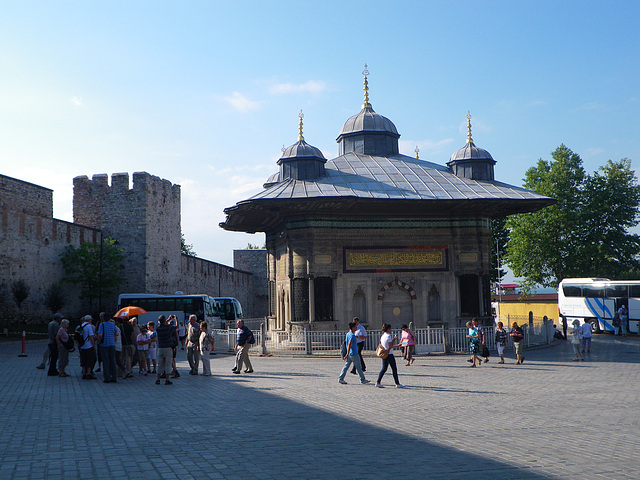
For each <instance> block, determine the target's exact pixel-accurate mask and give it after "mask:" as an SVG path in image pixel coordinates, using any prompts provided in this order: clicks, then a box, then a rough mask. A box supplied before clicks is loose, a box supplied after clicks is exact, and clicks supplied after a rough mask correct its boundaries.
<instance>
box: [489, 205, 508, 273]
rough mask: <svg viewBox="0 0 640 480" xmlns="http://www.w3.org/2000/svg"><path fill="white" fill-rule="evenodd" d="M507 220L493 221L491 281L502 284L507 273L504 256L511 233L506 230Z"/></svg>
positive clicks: (496, 219) (503, 218)
mask: <svg viewBox="0 0 640 480" xmlns="http://www.w3.org/2000/svg"><path fill="white" fill-rule="evenodd" d="M506 223H507V218H506V217H501V218H494V219H493V220H491V244H490V246H489V248H490V250H491V281H492V282H494V283H500V282H501V281H502V277H504V276H505V274H506V273H507V272H506V270H504V269H503V268H502V267H503V266H504V256H505V253H506V250H507V242H508V241H509V231H508V230H507V228H506Z"/></svg>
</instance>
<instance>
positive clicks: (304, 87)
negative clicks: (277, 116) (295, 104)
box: [269, 80, 327, 95]
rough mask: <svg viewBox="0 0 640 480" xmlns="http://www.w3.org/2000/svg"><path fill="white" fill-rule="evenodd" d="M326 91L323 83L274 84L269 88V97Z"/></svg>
mask: <svg viewBox="0 0 640 480" xmlns="http://www.w3.org/2000/svg"><path fill="white" fill-rule="evenodd" d="M326 89H327V86H326V85H325V83H324V82H321V81H317V80H309V81H308V82H306V83H297V84H296V83H276V84H275V85H272V86H271V87H270V88H269V93H270V94H271V95H286V94H290V93H320V92H323V91H325V90H326Z"/></svg>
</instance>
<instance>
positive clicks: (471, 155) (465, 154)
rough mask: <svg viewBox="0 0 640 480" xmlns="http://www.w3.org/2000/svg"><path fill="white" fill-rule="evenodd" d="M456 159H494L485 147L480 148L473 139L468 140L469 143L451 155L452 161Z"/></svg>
mask: <svg viewBox="0 0 640 480" xmlns="http://www.w3.org/2000/svg"><path fill="white" fill-rule="evenodd" d="M456 160H491V161H493V162H495V160H493V157H492V156H491V154H490V153H489V152H487V151H486V150H485V149H484V148H478V147H476V146H475V145H474V144H473V141H470V142H467V144H466V145H465V146H464V147H462V148H461V149H460V150H458V151H457V152H455V153H454V154H453V155H451V160H449V161H450V162H453V161H456Z"/></svg>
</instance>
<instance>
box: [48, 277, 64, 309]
mask: <svg viewBox="0 0 640 480" xmlns="http://www.w3.org/2000/svg"><path fill="white" fill-rule="evenodd" d="M65 303H66V298H65V295H64V286H63V285H62V283H61V282H55V283H52V284H51V286H50V287H49V288H48V289H47V291H46V292H45V294H44V301H43V304H44V306H45V307H47V308H48V309H49V310H51V313H57V312H59V311H60V310H61V309H62V307H63V306H64V304H65Z"/></svg>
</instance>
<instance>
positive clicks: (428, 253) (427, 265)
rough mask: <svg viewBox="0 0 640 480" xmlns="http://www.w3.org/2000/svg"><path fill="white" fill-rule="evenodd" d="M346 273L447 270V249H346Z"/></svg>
mask: <svg viewBox="0 0 640 480" xmlns="http://www.w3.org/2000/svg"><path fill="white" fill-rule="evenodd" d="M344 263H345V265H344V266H345V272H356V271H378V270H384V271H406V270H417V271H419V270H442V269H447V268H448V264H447V249H446V247H434V248H431V247H420V248H415V249H413V248H412V249H404V248H403V249H384V250H383V249H380V250H377V249H371V250H369V249H367V250H355V249H345V262H344Z"/></svg>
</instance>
